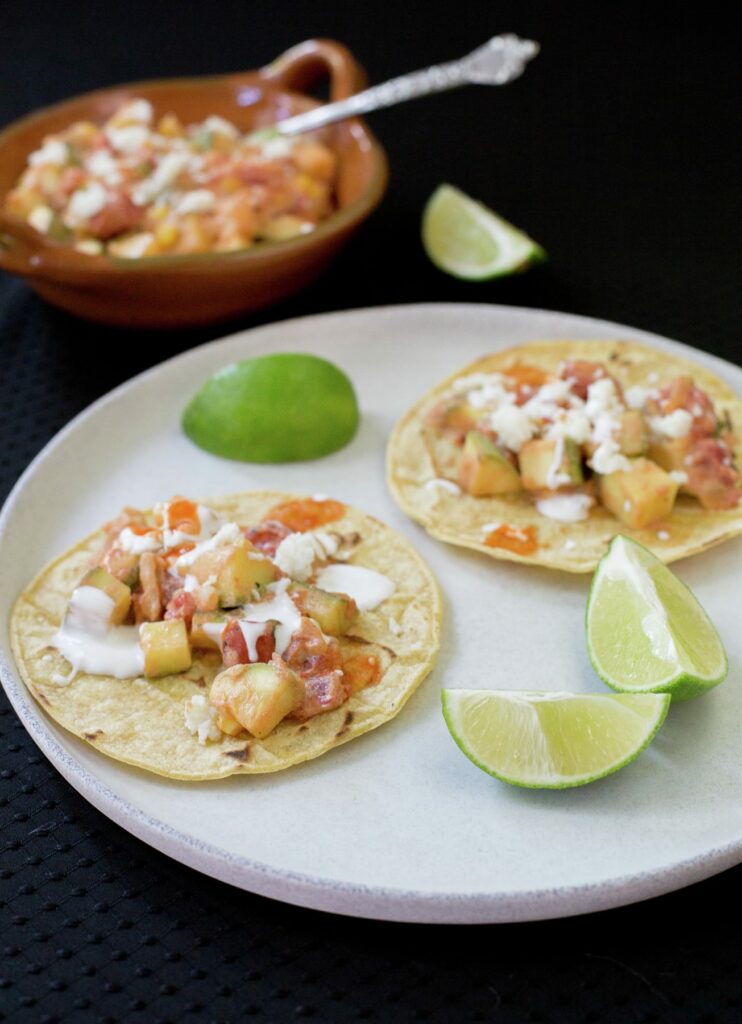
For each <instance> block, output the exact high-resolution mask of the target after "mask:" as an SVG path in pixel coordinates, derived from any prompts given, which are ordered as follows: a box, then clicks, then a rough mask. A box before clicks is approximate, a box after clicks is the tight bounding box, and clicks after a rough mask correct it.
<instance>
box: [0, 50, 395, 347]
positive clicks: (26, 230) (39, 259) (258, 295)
mask: <svg viewBox="0 0 742 1024" xmlns="http://www.w3.org/2000/svg"><path fill="white" fill-rule="evenodd" d="M322 76H329V80H330V99H331V100H340V99H344V98H345V97H347V96H350V95H351V94H352V93H354V92H357V91H358V89H359V88H362V87H363V84H364V82H365V74H364V72H363V69H362V68H361V67H360V65H359V64H358V63H357V62H356V61H355V59H354V58H353V56H352V55H351V53H350V52H349V51H348V50H347V49H346V48H345V47H344V46H342V45H341V44H340V43H336V42H333V41H332V40H329V39H310V40H308V41H307V42H304V43H300V44H299V45H298V46H294V47H292V48H291V49H290V50H288V51H287V52H286V53H284V54H283V55H282V56H281V57H279V58H278V59H277V60H275V61H273V63H272V64H269V65H268V66H267V67H264V68H261V69H260V70H258V71H249V72H246V73H244V74H236V75H224V76H219V77H213V78H212V77H208V78H178V79H162V80H161V81H153V82H137V83H132V84H127V85H122V86H116V87H113V88H109V89H101V90H99V91H97V92H92V93H87V94H86V95H84V96H78V97H76V98H74V99H70V100H65V101H64V102H63V103H58V104H56V105H55V106H53V107H47V108H46V109H45V110H41V111H39V112H38V113H36V114H32V115H31V116H29V117H25V118H23V119H21V120H20V121H16V122H15V123H14V124H12V125H10V126H9V127H8V128H6V129H5V130H4V131H3V132H0V196H4V195H5V194H6V193H7V192H8V191H9V190H10V189H11V188H12V187H13V185H14V184H15V182H16V181H17V179H18V177H19V176H20V174H21V172H22V171H23V169H24V167H25V165H26V159H27V157H28V154H29V153H31V152H32V151H33V150H35V149H37V148H38V147H39V145H40V144H41V141H42V139H43V137H44V136H45V135H48V134H50V133H51V132H57V131H60V130H61V129H63V128H65V127H67V126H68V125H70V124H71V123H72V122H74V121H79V120H90V121H96V122H102V121H104V120H105V119H106V118H107V117H109V116H110V114H111V113H113V111H114V110H115V109H116V108H117V107H118V106H119V105H120V104H121V103H123V102H124V101H125V100H127V99H130V98H131V97H134V96H141V97H144V98H145V99H148V100H149V101H150V102H151V103H152V105H153V106H154V108H155V112H156V114H158V115H161V114H166V113H168V112H170V111H172V112H173V113H175V114H177V115H178V116H179V117H180V119H181V120H182V121H184V122H186V123H188V122H194V121H201V120H203V119H204V118H206V117H208V116H209V114H219V115H221V116H222V117H226V118H228V119H229V120H231V121H233V122H234V123H235V124H236V125H237V126H238V127H239V128H240V129H241V130H243V131H251V130H252V129H255V128H261V127H264V126H266V125H269V124H272V123H274V122H275V121H277V120H280V119H283V118H285V117H288V116H290V115H292V114H296V113H300V112H301V111H304V110H308V109H310V108H311V107H314V106H317V105H318V104H317V101H316V100H313V99H311V98H310V97H308V96H306V95H303V94H302V92H301V90H302V89H307V88H310V87H311V86H312V85H313V84H314V83H315V82H316V81H318V79H319V78H320V77H322ZM327 133H328V134H327V138H326V141H327V142H328V144H329V145H330V146H331V147H332V148H333V149H334V151H335V153H336V154H337V156H338V168H339V169H338V180H337V186H336V202H337V209H336V211H335V212H334V213H332V214H331V215H330V216H329V217H327V218H326V219H325V220H323V221H320V223H319V224H318V225H317V227H316V228H315V230H314V231H313V232H311V234H309V235H303V236H301V237H299V238H296V239H291V240H289V241H285V242H260V243H258V244H257V245H255V246H254V247H253V248H250V249H245V250H242V251H237V252H229V253H199V254H196V255H180V256H154V257H149V258H144V259H131V260H125V259H113V258H111V257H108V256H87V255H85V254H83V253H79V252H77V251H76V250H75V249H73V248H72V247H68V246H64V245H60V244H55V243H53V242H50V241H49V240H48V239H46V237H45V236H43V235H40V234H38V233H37V232H36V231H34V230H33V228H31V227H29V226H28V225H27V224H26V223H25V222H24V221H23V220H22V219H20V218H18V217H12V216H9V215H8V214H6V213H3V212H0V268H2V269H3V270H7V271H9V272H10V273H12V274H18V275H20V276H21V277H24V278H26V279H27V280H28V282H29V284H30V285H31V287H32V288H34V289H35V290H36V291H37V292H38V294H39V295H41V296H42V297H43V298H44V299H46V300H47V301H48V302H50V303H52V304H53V305H55V306H59V307H60V308H61V309H65V310H67V311H69V312H70V313H75V314H77V315H78V316H81V317H85V318H86V319H88V320H93V321H97V322H99V323H105V324H114V325H117V326H121V327H138V328H177V327H194V326H196V325H199V324H208V323H213V322H216V321H219V320H227V319H230V318H231V317H235V316H238V315H239V314H242V313H247V312H249V311H251V310H255V309H260V308H263V307H265V306H270V305H271V304H272V303H275V302H278V301H279V300H280V299H283V298H285V297H286V296H288V295H291V294H292V293H293V292H296V291H298V290H299V289H300V288H303V287H304V286H305V285H307V284H309V283H310V282H311V281H313V280H314V279H315V278H316V277H318V276H319V274H321V273H322V271H323V270H324V269H325V267H326V266H327V265H328V263H329V262H330V260H331V259H332V258H333V257H334V256H335V255H336V253H337V252H338V250H339V249H340V248H341V246H342V245H343V244H344V243H345V242H346V241H347V239H348V238H349V237H350V235H351V234H352V233H353V232H354V231H355V230H356V228H358V227H359V225H360V224H361V223H362V222H363V221H364V220H365V219H366V217H368V215H369V214H370V213H371V211H372V210H373V209H374V208H375V207H376V206H377V205H378V203H379V202H380V200H381V197H382V195H383V194H384V190H385V188H386V184H387V178H388V169H387V161H386V156H385V154H384V151H383V149H382V148H381V146H380V145H379V144H378V142H377V141H376V139H375V138H374V137H373V135H372V134H371V132H370V131H369V130H368V128H367V127H366V126H365V125H364V124H363V122H361V121H359V120H357V119H354V120H349V121H345V122H341V123H339V124H336V125H334V126H333V127H331V128H329V129H327Z"/></svg>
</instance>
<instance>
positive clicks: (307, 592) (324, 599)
mask: <svg viewBox="0 0 742 1024" xmlns="http://www.w3.org/2000/svg"><path fill="white" fill-rule="evenodd" d="M288 592H289V596H290V597H291V600H292V601H293V602H294V604H295V605H296V607H297V608H298V609H299V611H300V612H301V614H302V615H306V616H307V617H308V618H310V619H314V621H315V622H316V623H317V625H318V626H319V628H320V629H321V630H322V632H323V633H325V634H326V635H327V636H342V635H343V633H347V631H348V630H349V629H350V627H351V626H352V625H353V623H354V622H355V620H356V619H357V618H358V606H357V605H356V603H355V601H354V600H353V598H352V597H348V595H347V594H330V593H329V592H328V591H326V590H321V589H320V588H319V587H312V586H302V584H301V583H292V584H291V586H290V587H289V591H288Z"/></svg>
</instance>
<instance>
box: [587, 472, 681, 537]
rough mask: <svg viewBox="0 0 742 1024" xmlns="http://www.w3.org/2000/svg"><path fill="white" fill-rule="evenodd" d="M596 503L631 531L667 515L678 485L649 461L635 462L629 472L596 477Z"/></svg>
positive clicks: (670, 509) (671, 507)
mask: <svg viewBox="0 0 742 1024" xmlns="http://www.w3.org/2000/svg"><path fill="white" fill-rule="evenodd" d="M598 480H599V483H598V489H599V493H600V500H601V501H602V503H603V504H604V505H605V507H606V508H607V509H608V511H609V512H612V513H613V515H614V516H616V518H617V519H620V520H621V522H622V523H624V524H625V525H626V526H628V527H629V528H630V529H632V530H641V529H643V528H644V527H645V526H649V524H650V523H654V522H657V521H658V520H660V519H665V518H666V517H667V516H669V515H670V513H671V512H672V509H673V505H674V504H675V497H676V495H677V493H678V485H677V484H676V483H675V481H674V480H673V479H672V477H671V476H669V475H668V474H667V473H666V472H665V471H664V469H661V468H660V467H659V466H658V465H657V464H656V463H655V462H652V461H651V460H650V459H644V458H639V459H635V460H634V462H633V463H632V465H631V468H630V469H625V470H618V471H617V472H615V473H609V474H608V475H607V476H602V477H598Z"/></svg>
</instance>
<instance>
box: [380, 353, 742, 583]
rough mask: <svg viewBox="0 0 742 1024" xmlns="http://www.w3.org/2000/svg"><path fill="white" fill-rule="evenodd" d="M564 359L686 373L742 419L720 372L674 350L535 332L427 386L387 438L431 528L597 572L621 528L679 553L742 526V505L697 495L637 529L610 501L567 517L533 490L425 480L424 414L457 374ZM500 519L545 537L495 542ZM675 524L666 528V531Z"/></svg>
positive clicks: (463, 540) (402, 491)
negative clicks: (519, 545)
mask: <svg viewBox="0 0 742 1024" xmlns="http://www.w3.org/2000/svg"><path fill="white" fill-rule="evenodd" d="M565 359H590V360H594V361H596V362H600V363H604V364H605V365H606V367H607V368H608V369H609V370H610V372H611V373H612V374H613V375H614V376H615V377H616V378H617V380H618V381H619V382H620V383H621V384H622V385H624V386H625V387H629V386H631V385H632V384H641V385H643V386H648V377H649V375H651V374H656V378H654V377H653V378H652V381H653V382H654V383H653V384H652V385H651V386H655V385H661V384H663V383H665V382H666V381H668V380H670V379H671V378H673V377H677V376H678V375H680V374H688V375H690V376H692V377H693V379H694V381H695V382H696V383H697V384H698V386H699V387H701V388H702V389H703V390H704V391H706V392H707V393H708V395H709V397H710V398H711V399H712V401H713V402H714V406H715V408H716V411H717V414H718V415H719V416H725V415H728V417H729V420H730V422H731V424H732V426H733V427H735V428H737V429H738V430H739V428H740V426H742V402H741V401H740V399H739V398H738V397H737V396H736V395H735V394H734V392H733V391H732V390H731V389H730V388H729V387H728V386H727V385H726V384H725V383H724V381H722V380H720V379H719V378H718V377H717V376H716V375H715V374H713V373H711V372H710V371H709V370H706V369H704V368H703V367H701V366H698V365H696V364H695V363H692V362H689V361H688V360H686V359H682V358H680V357H679V356H676V355H670V354H669V353H667V352H661V351H658V350H657V349H652V348H647V347H645V346H643V345H639V344H637V343H635V342H631V341H569V340H561V339H555V340H549V341H533V342H528V343H526V344H523V345H518V346H516V347H514V348H509V349H505V350H503V351H502V352H497V353H495V354H494V355H489V356H485V357H484V358H483V359H480V360H478V361H477V362H475V363H472V364H471V365H469V366H467V367H465V368H464V369H462V370H459V371H458V372H457V373H455V374H453V376H451V377H449V378H448V379H447V380H445V381H444V382H443V383H442V384H439V385H438V387H436V388H434V389H433V390H432V391H430V392H428V394H427V395H425V396H424V397H423V398H421V399H420V401H419V402H417V403H416V404H415V405H414V406H413V407H412V408H411V409H410V410H409V412H407V413H405V415H404V416H403V417H402V418H401V420H399V422H398V423H397V425H396V426H395V428H394V431H393V432H392V435H391V437H390V439H389V446H388V449H387V479H388V483H389V487H390V489H391V492H392V494H393V496H394V498H395V500H396V501H397V503H398V504H399V505H400V506H401V508H402V509H403V510H404V511H405V512H406V513H407V515H409V516H411V517H412V519H415V520H417V522H419V523H421V524H422V525H423V526H424V527H425V529H426V530H427V531H428V533H429V534H430V535H431V536H432V537H436V538H437V539H438V540H443V541H446V542H447V543H449V544H455V545H458V546H460V547H466V548H473V549H475V550H476V551H482V552H484V553H485V554H487V555H489V556H490V557H491V558H504V559H507V560H508V561H511V562H525V563H528V564H531V565H543V566H547V567H548V568H550V569H563V570H565V571H566V572H591V571H592V570H593V569H594V568H595V567H596V565H597V564H598V562H599V561H600V559H601V557H602V556H603V555H604V554H605V551H606V548H607V546H608V544H609V543H610V540H611V538H612V537H613V536H615V534H617V533H623V534H625V535H626V536H628V537H633V538H634V539H635V540H638V541H639V542H640V543H642V544H644V545H645V546H646V547H648V548H650V549H651V550H652V551H653V552H654V553H655V554H656V555H657V556H658V558H661V559H662V561H663V562H674V561H676V560H677V559H679V558H686V557H687V556H688V555H694V554H696V553H698V552H699V551H705V550H706V548H710V547H713V546H714V545H715V544H721V543H722V542H723V541H725V540H729V539H730V538H731V537H734V536H735V535H737V534H739V533H742V507H740V506H737V508H732V509H719V510H712V509H705V508H703V506H702V505H701V504H700V503H699V502H698V501H696V499H695V498H691V497H687V496H684V495H681V496H680V497H679V498H678V500H677V502H676V504H675V508H674V510H673V513H672V516H671V517H670V518H669V519H667V520H665V521H663V522H662V523H659V524H653V525H652V527H651V528H647V529H643V530H629V529H628V528H627V527H625V526H623V524H621V523H620V522H619V521H618V520H617V519H616V518H615V517H614V516H613V515H611V513H610V512H608V511H607V510H606V509H605V508H603V507H602V506H598V507H596V508H594V509H593V510H592V511H591V512H590V516H589V518H588V519H586V520H585V521H583V522H578V523H562V522H557V521H556V520H553V519H548V518H547V517H546V516H543V515H541V514H540V513H539V512H538V510H537V509H536V507H535V505H534V503H533V501H532V500H531V499H530V498H529V497H528V496H527V495H526V494H517V495H505V496H503V497H493V498H474V497H471V496H470V495H467V494H461V495H456V494H450V493H448V492H447V491H445V490H443V489H442V488H440V487H426V486H425V484H426V483H427V482H428V481H430V480H432V479H433V478H435V477H436V476H438V475H439V474H438V472H437V469H436V466H435V464H434V461H433V458H432V457H431V452H430V449H429V446H428V445H427V444H426V441H425V431H424V429H423V416H424V415H425V413H426V412H427V411H428V409H429V408H430V407H431V406H432V405H434V404H435V402H436V401H437V400H438V399H439V398H441V396H442V395H443V394H444V393H445V392H446V391H448V390H449V389H450V388H451V386H452V384H453V383H454V381H456V380H458V379H459V378H460V377H465V376H468V375H469V374H472V373H493V372H497V371H501V370H504V369H505V368H507V367H509V366H512V365H513V364H514V363H528V364H531V365H533V366H538V367H540V368H541V369H543V370H546V371H547V372H556V371H557V368H558V366H559V364H560V363H562V362H563V361H564V360H565ZM735 461H736V463H737V465H742V447H741V445H740V438H739V437H736V438H735ZM494 523H503V524H507V525H509V526H511V527H513V528H515V529H524V528H526V527H529V526H532V527H534V528H535V529H536V535H537V540H538V547H537V549H536V551H535V552H534V553H533V554H531V555H519V554H515V553H514V552H511V551H508V550H506V549H504V548H492V547H487V546H486V545H485V544H484V538H485V536H486V533H487V529H486V528H487V527H488V526H490V525H491V524H494ZM665 534H667V536H665Z"/></svg>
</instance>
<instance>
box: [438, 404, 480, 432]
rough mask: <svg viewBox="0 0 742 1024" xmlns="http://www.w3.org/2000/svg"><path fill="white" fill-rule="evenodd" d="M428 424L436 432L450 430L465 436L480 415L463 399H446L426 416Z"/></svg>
mask: <svg viewBox="0 0 742 1024" xmlns="http://www.w3.org/2000/svg"><path fill="white" fill-rule="evenodd" d="M425 419H426V422H427V424H428V425H429V426H431V427H433V428H435V429H436V430H450V431H453V432H455V433H458V434H465V433H466V431H467V430H471V429H472V427H473V426H474V424H475V423H476V422H477V419H478V414H477V412H476V410H475V409H473V408H472V407H471V406H470V405H469V404H468V403H467V402H465V401H464V400H463V399H455V398H452V399H444V400H443V401H442V402H438V404H437V405H435V406H434V407H433V408H432V409H431V410H430V412H429V413H428V414H427V416H426V418H425Z"/></svg>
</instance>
